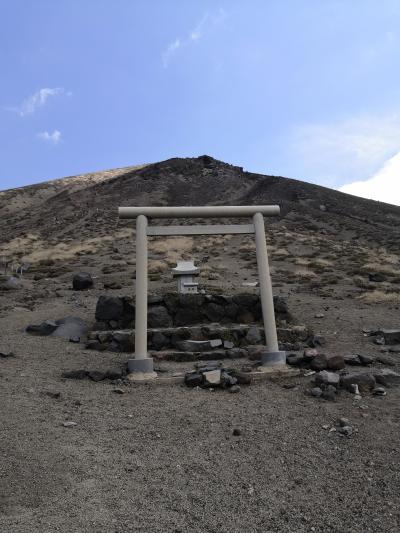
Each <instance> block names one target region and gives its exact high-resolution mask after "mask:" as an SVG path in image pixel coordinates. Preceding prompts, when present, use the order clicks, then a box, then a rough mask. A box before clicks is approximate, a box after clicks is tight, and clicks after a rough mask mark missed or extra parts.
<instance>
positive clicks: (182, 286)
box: [172, 261, 199, 294]
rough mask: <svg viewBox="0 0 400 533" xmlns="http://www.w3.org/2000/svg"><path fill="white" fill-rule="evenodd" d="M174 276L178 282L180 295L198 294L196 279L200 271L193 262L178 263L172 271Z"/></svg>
mask: <svg viewBox="0 0 400 533" xmlns="http://www.w3.org/2000/svg"><path fill="white" fill-rule="evenodd" d="M172 275H173V276H174V278H177V280H178V293H179V294H193V293H194V294H196V293H197V287H198V285H199V284H198V283H197V282H196V281H195V277H196V276H198V275H199V269H198V267H196V266H195V265H194V263H193V261H178V262H177V264H176V267H175V268H173V269H172Z"/></svg>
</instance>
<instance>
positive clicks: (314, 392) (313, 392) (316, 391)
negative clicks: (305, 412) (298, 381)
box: [310, 387, 322, 398]
mask: <svg viewBox="0 0 400 533" xmlns="http://www.w3.org/2000/svg"><path fill="white" fill-rule="evenodd" d="M310 394H311V396H314V398H320V397H321V396H322V389H321V388H320V387H313V388H312V389H311V390H310Z"/></svg>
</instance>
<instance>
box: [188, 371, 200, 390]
mask: <svg viewBox="0 0 400 533" xmlns="http://www.w3.org/2000/svg"><path fill="white" fill-rule="evenodd" d="M185 384H186V385H187V386H188V387H200V386H201V385H202V384H203V375H202V374H200V373H198V372H193V373H189V374H186V375H185Z"/></svg>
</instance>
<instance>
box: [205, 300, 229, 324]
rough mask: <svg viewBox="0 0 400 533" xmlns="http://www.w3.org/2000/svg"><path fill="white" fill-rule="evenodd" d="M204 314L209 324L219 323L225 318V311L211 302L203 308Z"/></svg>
mask: <svg viewBox="0 0 400 533" xmlns="http://www.w3.org/2000/svg"><path fill="white" fill-rule="evenodd" d="M204 314H205V316H206V317H207V318H208V320H209V321H210V322H221V321H222V320H223V318H224V317H225V310H224V307H223V306H222V305H218V304H216V303H212V302H211V303H209V304H208V305H207V306H206V307H205V309H204Z"/></svg>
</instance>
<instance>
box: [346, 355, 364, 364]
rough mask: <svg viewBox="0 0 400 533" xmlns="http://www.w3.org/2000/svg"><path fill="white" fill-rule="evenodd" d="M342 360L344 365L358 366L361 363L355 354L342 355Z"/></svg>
mask: <svg viewBox="0 0 400 533" xmlns="http://www.w3.org/2000/svg"><path fill="white" fill-rule="evenodd" d="M344 362H345V363H346V365H351V366H359V365H361V359H360V358H359V356H358V355H357V354H348V355H345V356H344Z"/></svg>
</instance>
